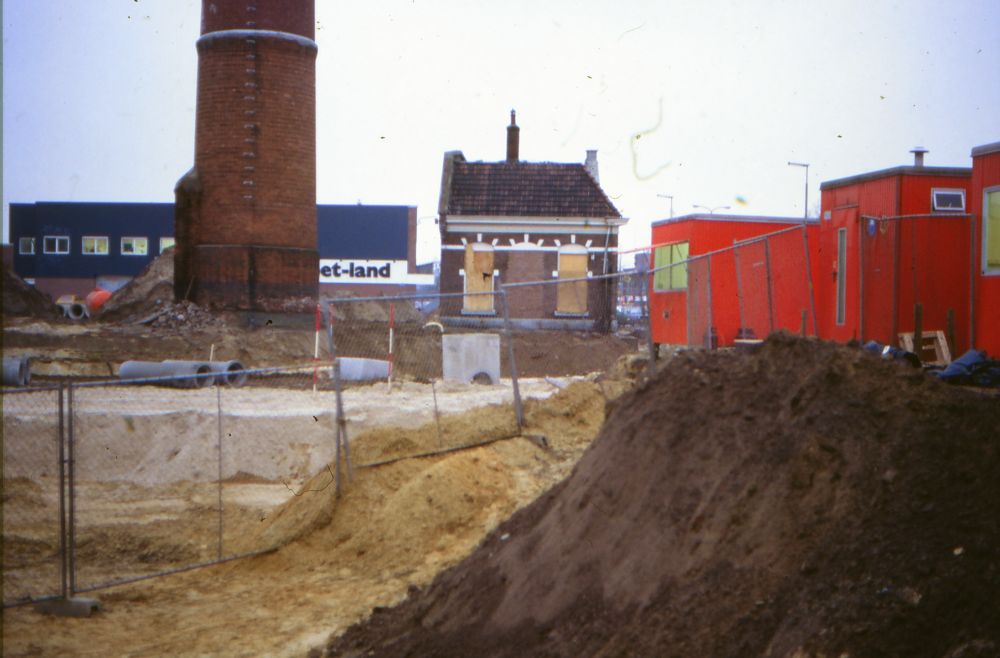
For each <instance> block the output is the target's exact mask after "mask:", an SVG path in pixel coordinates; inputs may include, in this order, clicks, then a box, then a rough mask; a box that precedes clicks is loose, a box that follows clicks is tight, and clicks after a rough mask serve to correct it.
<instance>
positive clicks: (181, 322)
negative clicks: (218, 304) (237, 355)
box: [127, 299, 226, 329]
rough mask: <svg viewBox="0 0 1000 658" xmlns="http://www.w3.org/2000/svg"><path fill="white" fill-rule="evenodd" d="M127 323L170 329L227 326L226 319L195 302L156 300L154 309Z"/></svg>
mask: <svg viewBox="0 0 1000 658" xmlns="http://www.w3.org/2000/svg"><path fill="white" fill-rule="evenodd" d="M127 324H133V325H135V324H148V325H150V326H153V327H160V328H168V329H204V328H206V327H223V326H226V320H225V319H224V318H223V317H221V316H218V315H214V314H212V313H209V312H208V311H205V310H204V309H202V308H201V307H199V306H198V305H197V304H195V303H194V302H188V301H184V302H172V301H166V302H165V301H163V300H162V299H158V300H156V302H155V303H154V307H153V311H152V312H151V313H148V314H146V315H144V316H142V317H139V318H132V319H130V320H128V321H127Z"/></svg>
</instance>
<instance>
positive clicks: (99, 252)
mask: <svg viewBox="0 0 1000 658" xmlns="http://www.w3.org/2000/svg"><path fill="white" fill-rule="evenodd" d="M83 253H85V254H89V255H91V256H107V255H108V239H107V238H99V237H93V236H89V237H88V236H84V238H83Z"/></svg>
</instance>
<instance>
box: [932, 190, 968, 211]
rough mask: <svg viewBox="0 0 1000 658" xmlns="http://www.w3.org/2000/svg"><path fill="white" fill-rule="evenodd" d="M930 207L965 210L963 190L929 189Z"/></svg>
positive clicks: (933, 208) (934, 208)
mask: <svg viewBox="0 0 1000 658" xmlns="http://www.w3.org/2000/svg"><path fill="white" fill-rule="evenodd" d="M931 209H932V210H938V211H944V212H965V190H939V189H934V190H931Z"/></svg>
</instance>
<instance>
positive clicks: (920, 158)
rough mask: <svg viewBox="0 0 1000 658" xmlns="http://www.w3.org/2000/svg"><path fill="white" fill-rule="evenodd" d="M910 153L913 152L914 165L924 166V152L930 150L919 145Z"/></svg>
mask: <svg viewBox="0 0 1000 658" xmlns="http://www.w3.org/2000/svg"><path fill="white" fill-rule="evenodd" d="M910 153H912V154H913V166H914V167H923V166H924V153H929V151H928V150H927V149H925V148H924V147H923V146H918V147H916V148H915V149H913V150H912V151H910Z"/></svg>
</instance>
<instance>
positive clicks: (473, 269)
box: [462, 242, 493, 313]
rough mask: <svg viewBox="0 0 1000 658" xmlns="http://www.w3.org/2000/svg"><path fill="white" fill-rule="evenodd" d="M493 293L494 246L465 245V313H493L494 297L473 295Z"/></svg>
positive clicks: (480, 243)
mask: <svg viewBox="0 0 1000 658" xmlns="http://www.w3.org/2000/svg"><path fill="white" fill-rule="evenodd" d="M492 292H493V246H492V245H489V244H486V243H485V242H474V243H472V244H467V245H465V293H466V294H465V297H464V298H463V299H464V300H465V303H464V305H463V309H462V310H463V311H464V312H469V313H492V312H493V295H492V294H490V295H483V294H479V295H477V294H473V293H492Z"/></svg>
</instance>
